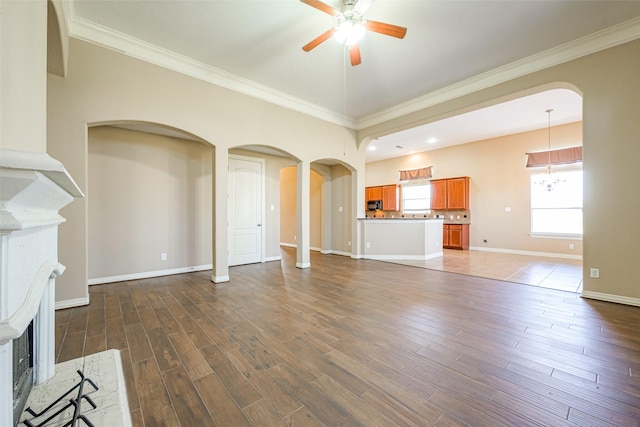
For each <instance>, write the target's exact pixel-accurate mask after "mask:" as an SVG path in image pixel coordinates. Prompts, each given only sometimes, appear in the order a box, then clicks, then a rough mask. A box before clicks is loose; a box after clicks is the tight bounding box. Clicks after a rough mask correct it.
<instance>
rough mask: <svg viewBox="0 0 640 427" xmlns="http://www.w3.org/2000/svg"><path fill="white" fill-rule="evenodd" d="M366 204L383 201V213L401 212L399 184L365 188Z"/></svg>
mask: <svg viewBox="0 0 640 427" xmlns="http://www.w3.org/2000/svg"><path fill="white" fill-rule="evenodd" d="M364 199H365V200H364V201H365V203H366V202H368V201H370V200H382V210H383V211H399V210H400V186H399V185H398V184H390V185H380V186H376V187H365V189H364Z"/></svg>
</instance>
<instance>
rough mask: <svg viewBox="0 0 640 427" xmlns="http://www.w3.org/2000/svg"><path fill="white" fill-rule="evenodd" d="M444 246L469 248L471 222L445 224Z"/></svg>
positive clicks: (448, 247) (443, 232)
mask: <svg viewBox="0 0 640 427" xmlns="http://www.w3.org/2000/svg"><path fill="white" fill-rule="evenodd" d="M442 247H444V248H447V249H460V250H463V249H469V224H444V225H443V226H442Z"/></svg>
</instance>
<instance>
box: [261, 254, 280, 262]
mask: <svg viewBox="0 0 640 427" xmlns="http://www.w3.org/2000/svg"><path fill="white" fill-rule="evenodd" d="M272 261H282V257H281V256H279V255H278V256H270V257H266V258H265V259H264V262H272Z"/></svg>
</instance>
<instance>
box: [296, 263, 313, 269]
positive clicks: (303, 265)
mask: <svg viewBox="0 0 640 427" xmlns="http://www.w3.org/2000/svg"><path fill="white" fill-rule="evenodd" d="M309 267H311V263H310V262H296V268H309Z"/></svg>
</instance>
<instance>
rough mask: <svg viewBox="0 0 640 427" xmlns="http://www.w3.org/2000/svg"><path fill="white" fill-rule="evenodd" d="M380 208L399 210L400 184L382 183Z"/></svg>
mask: <svg viewBox="0 0 640 427" xmlns="http://www.w3.org/2000/svg"><path fill="white" fill-rule="evenodd" d="M382 210H383V211H399V210H400V186H399V185H398V184H392V185H384V186H383V187H382Z"/></svg>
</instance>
